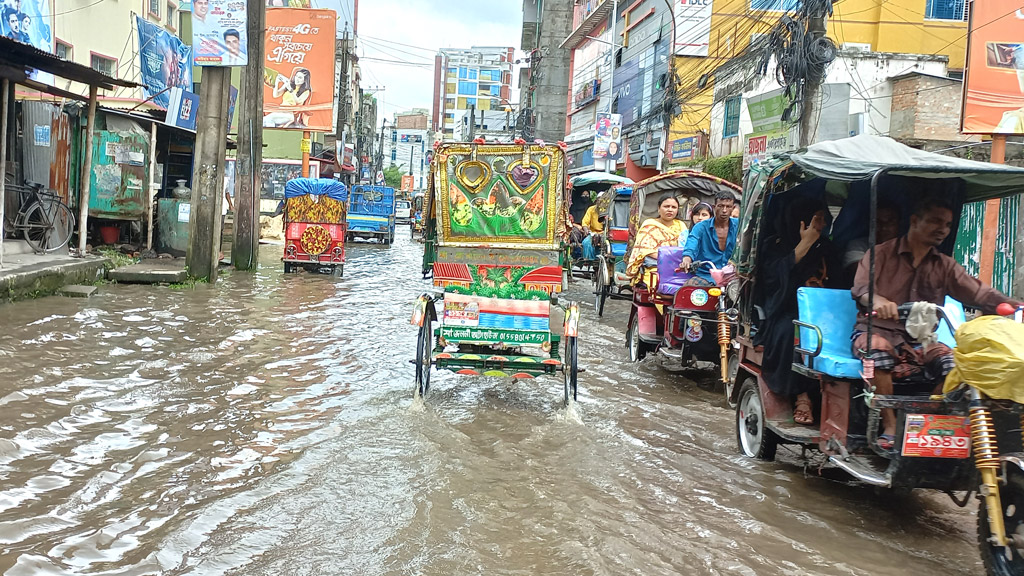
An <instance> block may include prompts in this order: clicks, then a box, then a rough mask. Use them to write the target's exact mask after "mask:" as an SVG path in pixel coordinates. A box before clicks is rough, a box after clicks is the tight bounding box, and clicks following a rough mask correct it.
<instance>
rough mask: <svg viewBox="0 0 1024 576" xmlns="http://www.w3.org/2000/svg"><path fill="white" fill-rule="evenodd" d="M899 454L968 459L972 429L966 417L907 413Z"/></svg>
mask: <svg viewBox="0 0 1024 576" xmlns="http://www.w3.org/2000/svg"><path fill="white" fill-rule="evenodd" d="M902 454H903V455H904V456H915V457H924V458H969V457H970V456H971V432H970V426H969V422H968V419H967V417H965V416H951V415H945V414H907V423H906V426H905V427H904V429H903V451H902Z"/></svg>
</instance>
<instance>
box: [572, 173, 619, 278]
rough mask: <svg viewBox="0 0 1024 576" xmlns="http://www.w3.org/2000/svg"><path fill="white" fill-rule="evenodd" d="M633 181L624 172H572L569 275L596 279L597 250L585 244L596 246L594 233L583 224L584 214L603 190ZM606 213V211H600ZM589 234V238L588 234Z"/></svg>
mask: <svg viewBox="0 0 1024 576" xmlns="http://www.w3.org/2000/svg"><path fill="white" fill-rule="evenodd" d="M623 184H626V185H631V184H633V181H632V180H631V179H629V178H626V177H625V176H619V175H617V174H613V173H611V172H596V171H592V172H586V173H584V174H579V175H577V176H573V177H572V178H570V179H569V185H570V187H571V194H572V196H571V197H572V202H571V204H570V207H569V215H570V216H571V217H572V221H573V224H574V225H575V226H574V229H573V231H572V233H571V234H570V235H569V266H570V269H569V272H570V276H572V277H576V278H589V279H593V278H594V277H595V276H596V274H597V263H598V259H597V254H596V250H594V249H591V250H587V249H586V248H585V246H584V244H585V243H589V244H590V246H591V248H595V245H594V241H595V239H596V238H595V237H594V236H595V235H594V234H592V233H591V232H590V230H588V229H586V228H585V227H584V226H583V217H584V216H585V215H586V213H587V210H589V209H590V207H591V206H593V205H594V204H595V203H596V199H597V197H598V196H599V195H600V194H603V193H605V192H607V191H609V190H610V189H611V188H613V187H615V186H620V185H623ZM600 216H601V217H603V216H604V215H603V214H600ZM588 237H590V239H589V240H587V238H588Z"/></svg>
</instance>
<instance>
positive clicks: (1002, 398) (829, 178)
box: [729, 135, 1024, 576]
mask: <svg viewBox="0 0 1024 576" xmlns="http://www.w3.org/2000/svg"><path fill="white" fill-rule="evenodd" d="M1022 191H1024V169H1021V168H1013V167H1008V166H1004V165H999V164H990V163H981V162H974V161H970V160H963V159H959V158H953V157H948V156H942V155H938V154H932V153H928V152H924V151H921V150H916V149H912V148H909V147H906V146H904V145H902V144H899V143H897V142H896V141H894V140H891V139H889V138H882V137H877V136H866V135H862V136H856V137H853V138H846V139H843V140H836V141H829V142H822V143H819V144H814V145H812V146H810V147H809V148H807V149H806V150H803V151H800V152H796V153H790V154H784V155H781V156H776V157H774V158H770V159H769V160H768V161H766V162H764V163H762V164H758V165H755V166H753V167H751V169H750V171H749V172H748V175H747V178H746V187H745V191H744V199H745V201H744V205H743V209H742V211H743V213H742V216H741V220H742V221H741V229H740V238H739V240H738V246H737V254H736V256H735V258H736V260H737V263H738V268H739V274H740V275H741V277H742V279H743V288H742V292H741V297H740V305H739V310H740V328H739V334H738V335H737V338H736V340H737V343H738V344H739V366H738V370H737V372H736V376H735V379H734V386H733V387H732V389H731V390H730V391H729V393H730V395H731V396H730V399H731V400H732V401H733V402H734V403H735V404H736V412H735V415H736V436H737V442H738V445H739V448H740V450H741V451H742V452H743V453H744V454H745V455H747V456H748V457H751V458H758V459H761V460H772V459H774V457H775V454H776V448H777V446H778V445H780V444H794V445H797V446H799V447H801V448H802V449H803V451H804V452H806V451H820V452H821V453H822V454H823V455H824V456H825V458H826V460H825V466H828V467H834V468H838V469H840V470H842V471H844V472H846V473H847V474H849V475H850V476H851V477H852V478H853V479H854V480H855V481H856V482H859V483H863V484H867V485H872V486H877V487H881V488H891V489H901V490H909V489H913V488H929V489H934V490H940V491H943V492H945V493H947V494H948V495H949V496H950V497H951V498H952V499H953V501H954V502H955V503H957V504H958V505H959V506H961V507H963V506H966V505H967V504H968V502H969V501H970V498H969V496H970V495H971V494H972V493H977V495H978V496H977V497H978V500H979V503H980V507H979V512H978V534H979V536H978V542H979V548H980V551H981V556H982V559H983V561H984V565H985V568H986V570H987V572H988V574H990V575H1000V576H1003V575H1009V574H1024V514H1022V512H1024V453H1022V452H1021V450H1022V443H1021V440H1022V438H1021V435H1022V432H1021V429H1022V424H1024V422H1022V420H1021V414H1022V412H1024V410H1022V406H1021V404H1020V402H1022V401H1024V394H1020V393H1019V392H1021V391H1024V382H1022V381H1020V380H1019V378H1020V376H1019V375H1020V374H1021V373H1022V372H1024V352H1017V355H1016V356H1014V355H1013V350H1014V349H1015V347H1016V348H1017V349H1018V350H1019V348H1020V345H1021V342H1024V333H1022V332H1021V328H1019V327H1018V328H1016V330H1017V331H1016V332H1013V331H1012V330H1009V328H1010V327H1007V326H1005V325H1003V326H1002V328H1001V329H1003V330H1009V331H1008V332H1006V333H1007V334H1016V335H1017V337H1016V338H1015V339H1013V338H1010V339H1006V338H1004V339H1003V340H1002V341H999V340H998V339H995V340H992V341H990V342H989V343H988V344H987V345H986V346H985V347H984V348H985V356H984V357H985V358H986V359H988V360H987V361H986V363H982V365H981V367H980V368H979V366H977V365H971V364H962V361H966V359H968V358H970V356H969V355H968V352H970V350H969V349H966V350H965V349H964V348H963V345H964V341H963V340H962V339H963V338H965V337H966V336H967V335H969V334H971V333H973V332H975V331H977V330H978V329H977V328H974V327H975V326H983V325H987V324H978V323H988V322H990V321H992V320H993V317H982V318H979V319H978V320H974V321H972V322H969V323H967V324H964V325H963V326H961V327H960V328H959V329H957V324H958V321H959V320H962V319H963V318H964V311H963V307H962V306H961V305H960V304H959V303H958V302H956V301H954V300H951V299H949V298H947V300H946V302H945V303H944V305H943V306H941V307H940V306H939V305H938V304H937V303H918V304H917V305H918V306H921V307H922V308H921V310H922V311H927V312H929V313H933V314H934V315H935V318H937V319H938V320H941V322H939V323H938V325H939V330H938V333H937V337H938V339H939V341H940V342H943V343H945V344H947V345H949V346H950V347H957V346H958V345H959V346H960V347H958V348H957V349H956V361H957V370H959V372H956V371H955V372H954V373H953V374H951V378H950V379H949V380H947V381H946V382H945V385H946V388H945V393H943V394H941V395H932V394H933V392H934V390H935V386H936V384H941V382H939V383H937V382H935V381H933V380H931V379H929V378H928V377H927V376H922V375H921V374H912V375H910V376H908V377H905V378H901V377H897V378H894V394H892V395H882V394H879V393H876V391H875V390H874V388H873V386H872V385H871V384H870V379H869V378H870V377H871V374H872V373H873V363H871V362H870V361H869V362H862V361H861V360H858V359H856V358H855V357H854V356H853V354H852V352H851V344H850V341H851V333H852V331H853V326H854V323H855V319H856V317H857V314H858V308H857V305H856V304H855V302H854V301H853V299H852V297H851V293H850V287H849V285H848V284H843V285H841V286H839V287H831V288H829V287H809V286H808V287H800V288H798V289H797V292H796V298H797V303H798V306H799V318H798V319H797V320H795V322H794V324H795V325H794V332H795V335H796V346H795V352H794V355H793V358H792V365H791V369H792V371H793V372H796V373H798V374H800V375H802V376H804V377H806V378H808V379H810V381H811V382H813V383H815V388H814V390H813V391H812V393H815V394H816V395H817V396H819V399H818V402H816V404H818V405H819V406H820V408H817V409H815V410H814V412H815V422H816V423H815V424H814V425H799V424H796V423H795V422H794V419H793V407H792V404H791V401H790V398H787V397H782V396H779V395H777V394H775V393H774V392H772V389H771V388H770V387H769V383H768V381H767V380H766V376H765V372H764V371H763V370H762V362H763V359H764V358H765V356H766V354H767V353H769V352H770V351H766V350H765V348H764V347H763V346H758V345H755V344H754V341H755V338H756V336H757V333H758V331H759V330H761V329H765V326H766V322H767V321H768V319H766V318H765V313H764V309H763V308H762V303H763V302H764V301H765V297H766V294H765V289H764V288H763V286H762V283H763V280H762V275H763V274H764V270H763V268H764V266H765V265H764V263H763V262H761V261H760V260H759V254H761V253H763V250H764V246H765V243H766V241H769V240H768V238H769V236H770V233H771V232H770V231H771V230H772V227H773V225H774V223H775V222H778V221H779V220H778V217H779V215H780V214H783V213H784V212H783V211H784V210H786V208H787V205H788V204H789V203H793V202H806V201H808V200H807V199H808V198H810V199H813V201H815V202H822V203H824V204H825V205H827V206H828V208H829V210H828V213H829V214H830V215H831V216H834V218H835V220H834V223H833V224H832V226H831V233H830V234H828V231H827V230H826V234H827V237H829V238H830V244H831V245H832V246H835V247H837V248H838V249H841V248H842V246H843V245H844V244H847V243H848V242H849V241H851V240H853V239H857V238H861V237H864V236H866V238H867V245H869V246H871V248H870V249H869V252H868V254H867V255H866V256H865V258H867V260H862V263H863V262H869V263H870V268H869V270H871V271H872V272H871V273H870V278H871V280H870V284H869V298H873V295H874V293H875V292H874V278H873V277H874V272H873V270H874V258H875V257H874V251H875V249H874V245H875V242H876V229H875V222H876V213H877V210H878V204H879V200H880V199H883V200H885V201H886V203H887V204H890V205H895V206H898V207H901V211H902V217H903V219H902V225H901V229H900V235H902V234H905V233H906V229H907V223H908V222H909V219H910V213H911V207H912V206H913V205H914V204H915V203H916V202H917V201H919V200H920V199H921V198H922V197H924V196H937V197H940V198H942V199H943V200H944V201H946V202H948V203H949V204H950V205H952V206H954V211H953V212H954V214H953V215H954V226H953V230H957V229H958V227H957V225H956V224H957V221H958V220H959V219H960V217H961V209H962V207H963V205H964V203H967V202H980V201H984V200H988V199H993V198H999V197H1002V196H1008V195H1011V194H1017V193H1020V192H1022ZM954 236H955V234H952V235H950V237H948V238H947V239H946V241H945V243H944V244H942V245H941V246H940V247H939V250H940V251H941V252H943V253H945V254H947V255H950V254H951V253H952V249H953V245H954V243H955V241H956V239H955V238H954ZM897 304H903V305H901V306H900V318H901V319H903V320H905V319H906V317H907V315H908V313H909V311H910V310H911V308H912V306H913V305H914V304H913V303H897ZM1013 312H1015V311H1013V310H1012V309H1011V310H1009V311H1002V312H1001V313H1003V314H1008V313H1013ZM1016 312H1017V313H1018V321H1019V311H1016ZM866 319H867V322H868V324H867V326H868V335H869V340H868V341H870V333H871V330H872V326H873V320H872V316H870V315H869V316H867V317H866ZM994 320H996V321H1000V322H1009V321H1008V320H1003V319H999V318H995V319H994ZM1011 324H1013V323H1012V322H1011ZM923 325H924V326H925V327H926V328H927V327H928V326H930V325H934V322H923ZM1015 326H1019V325H1015ZM969 327H970V328H969ZM909 328H910V327H909V326H908V329H909ZM954 330H955V334H956V336H955V338H954V336H953V333H954ZM1004 373H1005V374H1013V375H1014V376H1012V377H1011V381H1010V382H1008V383H1005V386H1004V389H1003V392H1005V391H1010V392H1017V394H1016V395H1013V394H1011V395H1009V396H1007V395H1005V394H1001V393H1000V392H999V391H996V392H993V391H992V390H991V389H989V388H985V387H982V384H983V383H984V380H985V379H986V378H988V379H991V378H998V375H999V374H1004ZM993 374H994V375H993ZM957 375H959V376H960V377H961V378H957ZM883 409H893V410H895V413H896V418H897V428H896V432H897V433H896V435H895V439H894V442H893V444H894V445H893V447H892V449H891V450H890V449H885V448H883V447H881V446H879V444H878V442H877V440H878V436H879V434H880V429H881V411H882V410H883ZM972 456H973V462H972ZM955 492H962V493H963V494H964V495H963V496H962V497H961V496H957V495H956V494H954V493H955ZM993 511H995V513H990V512H993Z"/></svg>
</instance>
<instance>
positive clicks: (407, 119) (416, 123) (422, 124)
mask: <svg viewBox="0 0 1024 576" xmlns="http://www.w3.org/2000/svg"><path fill="white" fill-rule="evenodd" d="M395 124H396V125H397V126H398V129H399V130H401V129H403V128H405V129H409V130H426V129H427V115H426V114H399V115H398V116H397V117H396V119H395Z"/></svg>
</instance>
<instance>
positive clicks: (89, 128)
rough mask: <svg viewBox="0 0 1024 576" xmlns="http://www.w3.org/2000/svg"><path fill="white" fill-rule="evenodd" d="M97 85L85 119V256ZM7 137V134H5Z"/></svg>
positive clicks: (81, 250)
mask: <svg viewBox="0 0 1024 576" xmlns="http://www.w3.org/2000/svg"><path fill="white" fill-rule="evenodd" d="M96 92H97V90H96V85H95V84H93V85H91V86H89V111H88V112H87V116H86V119H85V161H84V162H83V163H82V166H83V167H84V168H85V170H84V172H83V174H82V177H81V178H80V180H81V181H82V182H81V189H80V196H79V197H78V198H79V200H78V201H79V202H80V203H81V206H79V211H78V255H79V256H85V245H86V241H87V240H88V239H89V186H90V180H91V178H90V177H89V175H90V174H91V173H92V141H93V130H94V129H95V127H96ZM4 137H6V135H5V136H4Z"/></svg>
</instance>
